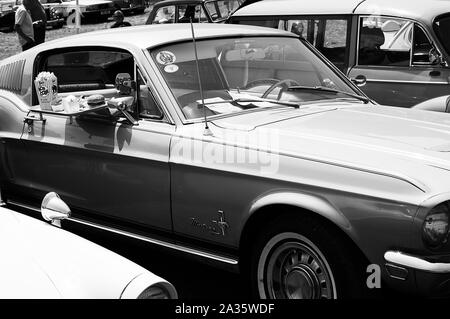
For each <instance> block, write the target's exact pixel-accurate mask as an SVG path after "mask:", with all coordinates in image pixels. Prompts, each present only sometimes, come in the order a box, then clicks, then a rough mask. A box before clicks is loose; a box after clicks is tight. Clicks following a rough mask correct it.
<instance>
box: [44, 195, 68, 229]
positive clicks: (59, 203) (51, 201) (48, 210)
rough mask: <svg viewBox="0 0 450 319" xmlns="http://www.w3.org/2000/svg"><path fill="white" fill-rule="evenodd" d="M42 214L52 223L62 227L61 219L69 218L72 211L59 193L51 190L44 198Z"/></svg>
mask: <svg viewBox="0 0 450 319" xmlns="http://www.w3.org/2000/svg"><path fill="white" fill-rule="evenodd" d="M41 214H42V217H43V218H44V219H45V220H46V221H49V222H51V224H52V225H54V226H57V227H61V220H63V219H67V218H69V217H70V214H71V211H70V208H69V206H67V204H66V203H65V202H64V201H63V200H62V199H61V198H60V197H59V195H58V194H56V193H54V192H51V193H48V194H47V195H45V197H44V199H43V200H42V204H41Z"/></svg>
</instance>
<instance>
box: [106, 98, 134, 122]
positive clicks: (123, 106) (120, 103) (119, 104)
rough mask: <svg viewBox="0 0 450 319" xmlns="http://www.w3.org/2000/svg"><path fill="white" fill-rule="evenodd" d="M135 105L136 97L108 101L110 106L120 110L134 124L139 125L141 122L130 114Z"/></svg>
mask: <svg viewBox="0 0 450 319" xmlns="http://www.w3.org/2000/svg"><path fill="white" fill-rule="evenodd" d="M134 104H135V100H134V97H132V96H123V97H118V98H112V99H110V100H109V101H108V106H109V107H112V108H115V109H116V110H118V111H119V112H120V113H121V114H123V116H125V118H126V119H127V120H128V121H129V122H130V123H131V124H132V125H138V124H139V122H138V121H137V120H136V119H135V118H134V117H133V116H132V115H131V114H130V108H131V107H133V105H134Z"/></svg>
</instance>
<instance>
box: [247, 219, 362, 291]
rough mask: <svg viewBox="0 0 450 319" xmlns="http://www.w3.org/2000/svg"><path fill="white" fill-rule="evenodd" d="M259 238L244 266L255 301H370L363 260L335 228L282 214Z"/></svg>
mask: <svg viewBox="0 0 450 319" xmlns="http://www.w3.org/2000/svg"><path fill="white" fill-rule="evenodd" d="M257 237H258V240H257V241H256V243H255V245H253V247H254V249H253V250H251V252H250V260H249V267H248V268H247V270H248V271H249V276H250V285H251V290H252V294H253V297H255V298H261V299H337V298H344V299H345V298H362V297H368V294H369V289H368V288H367V287H366V278H365V274H366V267H367V264H368V263H367V261H365V258H363V257H362V256H361V255H360V254H358V253H354V250H355V249H354V248H353V247H351V245H350V244H349V243H348V240H346V239H345V238H344V237H343V235H341V233H340V232H339V231H338V230H335V229H334V228H333V227H329V226H326V225H324V224H323V222H322V221H321V220H319V219H316V218H311V217H309V216H308V217H293V216H292V215H288V216H284V218H283V217H281V218H280V219H279V220H276V221H273V222H271V223H270V230H268V231H266V232H264V233H259V235H258V236H257Z"/></svg>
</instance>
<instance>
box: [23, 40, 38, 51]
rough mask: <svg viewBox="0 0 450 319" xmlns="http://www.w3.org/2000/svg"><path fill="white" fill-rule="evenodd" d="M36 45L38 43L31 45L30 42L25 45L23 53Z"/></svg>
mask: <svg viewBox="0 0 450 319" xmlns="http://www.w3.org/2000/svg"><path fill="white" fill-rule="evenodd" d="M35 45H36V43H34V42H32V43H30V42H28V43H25V44H24V45H22V51H26V50H28V49H30V48H32V47H34V46H35Z"/></svg>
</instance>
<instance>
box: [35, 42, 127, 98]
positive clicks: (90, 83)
mask: <svg viewBox="0 0 450 319" xmlns="http://www.w3.org/2000/svg"><path fill="white" fill-rule="evenodd" d="M38 61H39V63H38V66H37V70H36V71H37V72H36V75H37V74H38V73H39V72H41V71H47V72H53V73H54V74H55V76H56V78H57V80H58V92H59V93H60V94H61V95H62V96H64V95H68V94H75V95H87V94H95V93H98V94H102V95H104V96H105V97H111V96H113V95H114V94H116V89H115V81H116V76H117V74H119V73H128V74H130V75H131V76H133V75H134V58H133V56H132V55H131V54H130V53H128V52H126V51H121V50H117V51H115V50H108V49H105V50H98V49H84V48H79V49H75V50H72V51H65V50H64V51H59V52H58V51H55V53H50V54H48V55H47V54H45V55H43V56H42V57H41V58H40V59H38Z"/></svg>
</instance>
